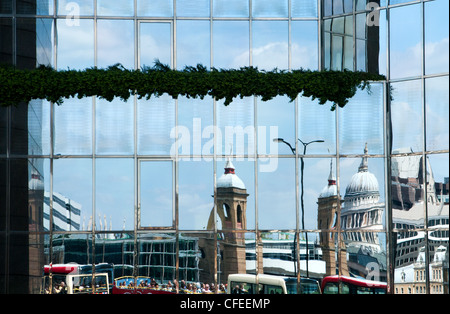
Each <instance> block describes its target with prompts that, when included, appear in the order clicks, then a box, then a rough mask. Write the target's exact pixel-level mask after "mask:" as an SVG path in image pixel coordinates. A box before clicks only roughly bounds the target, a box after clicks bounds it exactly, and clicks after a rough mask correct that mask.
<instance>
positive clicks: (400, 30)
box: [389, 5, 422, 78]
mask: <svg viewBox="0 0 450 314" xmlns="http://www.w3.org/2000/svg"><path fill="white" fill-rule="evenodd" d="M420 11H421V10H420V5H408V6H405V7H399V8H394V9H391V10H390V19H389V21H390V41H391V42H390V66H391V73H390V75H391V78H401V77H411V76H416V75H420V74H421V72H422V71H421V65H422V49H421V48H420V47H421V43H422V41H421V34H422V29H421V23H418V21H421V20H422V19H421V16H420Z"/></svg>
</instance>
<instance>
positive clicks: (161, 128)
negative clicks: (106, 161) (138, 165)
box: [137, 95, 176, 155]
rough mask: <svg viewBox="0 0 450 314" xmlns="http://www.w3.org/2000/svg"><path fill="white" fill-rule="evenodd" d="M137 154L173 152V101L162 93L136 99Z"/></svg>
mask: <svg viewBox="0 0 450 314" xmlns="http://www.w3.org/2000/svg"><path fill="white" fill-rule="evenodd" d="M137 133H138V134H137V145H138V147H137V149H138V154H141V155H145V154H157V155H168V154H172V153H174V151H172V150H173V149H175V148H174V147H173V143H174V142H175V141H174V139H175V138H176V133H175V101H174V100H173V99H172V97H170V96H167V95H162V96H160V97H152V98H151V99H150V100H144V99H140V100H138V101H137Z"/></svg>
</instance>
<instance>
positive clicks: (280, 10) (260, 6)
mask: <svg viewBox="0 0 450 314" xmlns="http://www.w3.org/2000/svg"><path fill="white" fill-rule="evenodd" d="M288 7H289V5H288V1H287V0H279V1H270V0H253V2H252V14H253V17H287V16H288V11H289V9H288Z"/></svg>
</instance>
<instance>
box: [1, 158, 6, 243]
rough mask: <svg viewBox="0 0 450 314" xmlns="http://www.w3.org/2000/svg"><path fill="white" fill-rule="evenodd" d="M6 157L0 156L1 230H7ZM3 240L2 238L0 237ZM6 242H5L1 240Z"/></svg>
mask: <svg viewBox="0 0 450 314" xmlns="http://www.w3.org/2000/svg"><path fill="white" fill-rule="evenodd" d="M6 164H7V162H6V158H0V231H4V230H6V220H7V219H6V207H7V203H6V185H7V184H6V172H7V169H6ZM0 240H1V238H0ZM0 243H4V242H0Z"/></svg>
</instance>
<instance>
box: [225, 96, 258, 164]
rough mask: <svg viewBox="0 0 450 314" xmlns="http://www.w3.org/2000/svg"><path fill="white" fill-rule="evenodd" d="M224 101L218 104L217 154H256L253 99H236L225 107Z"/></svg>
mask: <svg viewBox="0 0 450 314" xmlns="http://www.w3.org/2000/svg"><path fill="white" fill-rule="evenodd" d="M223 103H224V101H223V100H220V101H218V102H217V105H216V106H217V127H218V128H219V129H218V130H217V131H218V132H217V146H216V154H217V155H221V154H229V153H230V149H231V148H232V153H233V154H239V155H242V154H249V155H252V154H254V153H255V148H254V145H255V141H254V132H255V128H254V113H253V112H254V107H253V98H252V97H245V98H243V99H240V98H236V99H234V100H233V102H232V103H231V104H229V105H228V106H225V105H224V104H223Z"/></svg>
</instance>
